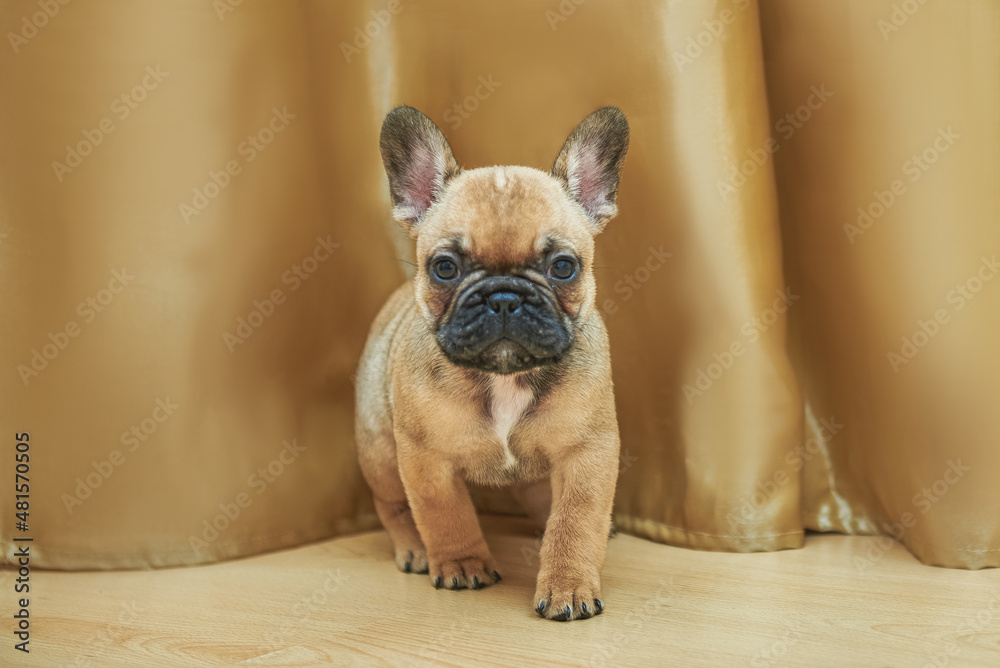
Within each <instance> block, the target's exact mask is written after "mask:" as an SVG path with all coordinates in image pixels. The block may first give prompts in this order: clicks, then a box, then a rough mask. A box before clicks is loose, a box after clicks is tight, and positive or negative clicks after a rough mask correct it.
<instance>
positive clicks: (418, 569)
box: [396, 548, 428, 573]
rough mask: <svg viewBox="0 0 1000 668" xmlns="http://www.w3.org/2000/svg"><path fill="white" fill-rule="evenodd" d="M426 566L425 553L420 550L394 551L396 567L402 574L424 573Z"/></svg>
mask: <svg viewBox="0 0 1000 668" xmlns="http://www.w3.org/2000/svg"><path fill="white" fill-rule="evenodd" d="M427 565H428V564H427V552H426V551H425V550H423V549H421V548H417V549H415V550H403V549H399V550H396V566H398V567H399V570H401V571H403V572H404V573H426V572H427Z"/></svg>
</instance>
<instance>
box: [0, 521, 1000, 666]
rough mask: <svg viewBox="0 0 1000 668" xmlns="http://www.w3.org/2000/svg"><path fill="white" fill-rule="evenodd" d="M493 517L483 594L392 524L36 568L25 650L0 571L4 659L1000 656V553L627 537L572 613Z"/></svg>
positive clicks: (986, 659)
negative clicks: (179, 554)
mask: <svg viewBox="0 0 1000 668" xmlns="http://www.w3.org/2000/svg"><path fill="white" fill-rule="evenodd" d="M484 527H485V530H486V535H487V540H488V541H489V542H490V545H491V546H492V548H493V552H494V555H495V556H496V557H497V559H498V561H499V562H500V565H501V569H502V573H503V576H504V580H503V582H502V583H501V584H500V585H498V586H495V587H490V588H487V589H484V590H481V591H460V592H451V591H444V590H442V591H435V590H434V589H433V588H432V587H431V585H430V583H429V582H428V579H427V577H426V576H420V575H404V574H402V573H400V572H398V571H397V570H396V568H395V566H394V565H393V561H392V558H391V553H390V549H389V540H388V538H387V537H386V535H385V534H384V533H382V532H374V533H367V534H363V535H359V536H353V537H349V538H342V539H339V540H332V541H327V542H324V543H318V544H314V545H311V546H307V547H304V548H299V549H295V550H289V551H285V552H279V553H273V554H268V555H264V556H260V557H254V558H250V559H244V560H240V561H236V562H231V563H227V564H220V565H216V566H207V567H201V568H188V569H172V570H163V571H149V572H115V573H103V572H96V573H95V572H91V573H58V572H41V571H39V572H34V573H33V574H32V589H33V594H34V595H33V597H32V604H31V614H32V642H31V650H32V651H31V654H30V656H27V657H26V656H25V655H23V654H21V653H20V652H15V651H13V649H12V645H13V641H12V639H11V638H12V636H11V635H10V632H11V629H12V625H11V619H10V611H11V610H12V609H13V608H12V606H11V605H10V602H11V598H12V594H11V589H12V587H11V584H12V580H11V574H10V573H9V572H6V573H5V574H4V575H5V576H6V577H4V582H3V589H4V597H3V599H2V600H4V601H5V603H6V605H5V606H4V609H3V611H2V612H3V619H4V620H5V621H4V623H3V625H2V628H3V635H2V640H0V642H2V647H0V664H2V665H21V666H56V665H59V666H63V665H76V666H95V667H96V666H101V667H103V666H129V667H132V666H186V665H188V666H224V665H259V666H303V665H313V664H318V663H322V662H329V663H332V664H333V665H340V666H355V665H356V666H370V665H386V666H392V665H398V666H412V665H450V666H470V665H475V666H505V667H509V666H522V665H526V666H551V665H558V666H564V665H565V666H604V665H607V666H619V665H624V666H666V665H671V666H723V667H728V666H742V665H749V666H754V667H762V666H809V667H810V668H811V667H813V666H915V667H920V666H925V665H931V666H945V665H950V666H983V667H990V668H996V667H997V666H1000V571H998V570H989V571H979V572H968V571H957V570H945V569H939V568H931V567H927V566H922V565H920V564H919V563H917V562H916V561H915V560H914V559H913V558H912V557H911V556H910V555H909V554H908V553H907V552H906V551H905V550H904V549H903V548H902V547H899V546H894V547H892V548H891V549H890V550H888V551H887V552H885V553H884V555H883V556H881V558H877V559H875V560H874V561H873V562H872V561H869V560H868V558H867V557H865V554H866V552H867V551H868V550H869V549H871V548H873V546H874V545H875V542H874V541H875V539H874V538H870V537H859V538H849V537H844V536H833V535H829V536H828V535H822V536H811V537H810V538H809V539H808V542H807V544H806V547H805V549H802V550H790V551H784V552H778V553H770V554H726V553H714V552H697V551H692V550H684V549H679V548H671V547H667V546H664V545H657V544H654V543H651V542H648V541H645V540H640V539H638V538H633V537H631V536H624V535H619V536H618V537H617V538H615V539H613V540H612V541H611V544H610V546H609V550H608V562H607V565H606V566H605V569H604V595H605V602H606V603H607V610H606V612H605V613H604V614H603V615H601V616H600V617H596V618H593V619H590V620H586V621H579V622H570V623H559V622H549V621H544V620H542V619H540V618H539V617H537V616H536V615H535V613H534V612H533V611H532V610H531V607H530V603H531V596H532V594H533V592H534V577H535V573H536V570H537V560H536V559H535V558H534V556H535V554H536V551H535V550H536V543H535V539H534V536H533V534H532V533H531V531H530V530H529V529H527V528H526V524H525V523H524V522H523V521H521V520H517V519H511V518H496V517H494V518H485V519H484ZM873 555H874V556H878V552H877V550H876V552H873ZM856 557H859V558H861V559H863V560H865V563H867V564H868V566H867V567H866V568H865V569H864V570H863V572H862V571H859V570H858V567H857V566H856V564H855V562H854V560H855V558H856ZM949 650H950V651H951V652H952V653H951V654H949V653H948V652H949Z"/></svg>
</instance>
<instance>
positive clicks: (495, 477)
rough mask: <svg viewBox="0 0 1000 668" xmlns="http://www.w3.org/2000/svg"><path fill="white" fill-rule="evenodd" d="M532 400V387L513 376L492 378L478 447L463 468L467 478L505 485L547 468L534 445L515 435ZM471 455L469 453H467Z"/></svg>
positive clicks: (526, 417)
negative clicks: (480, 442)
mask: <svg viewBox="0 0 1000 668" xmlns="http://www.w3.org/2000/svg"><path fill="white" fill-rule="evenodd" d="M534 403H535V394H534V392H533V390H532V389H531V387H529V386H527V385H526V384H523V383H520V382H518V380H517V379H516V378H515V377H513V376H497V377H494V378H493V379H492V380H491V383H490V387H489V389H488V393H487V397H486V405H485V415H484V418H485V420H484V423H483V431H484V432H485V433H483V434H482V435H483V439H482V441H483V442H482V444H481V447H480V448H477V449H476V450H477V452H476V453H475V454H474V455H473V456H471V457H470V458H469V460H468V461H467V462H466V466H465V467H464V468H465V470H466V474H467V477H469V478H470V479H473V480H474V481H476V482H479V483H484V484H506V483H511V482H516V481H518V480H524V479H526V478H532V477H538V476H540V475H543V474H544V472H545V469H546V468H547V466H546V464H545V462H544V458H543V457H542V456H541V455H540V453H539V452H538V450H537V448H536V447H534V445H535V444H531V443H527V442H525V441H524V439H518V438H516V435H517V433H518V432H519V431H520V430H521V429H520V428H521V427H522V426H523V422H524V421H525V420H529V419H531V418H530V416H529V413H530V411H531V409H532V407H533V405H534ZM470 454H472V453H470Z"/></svg>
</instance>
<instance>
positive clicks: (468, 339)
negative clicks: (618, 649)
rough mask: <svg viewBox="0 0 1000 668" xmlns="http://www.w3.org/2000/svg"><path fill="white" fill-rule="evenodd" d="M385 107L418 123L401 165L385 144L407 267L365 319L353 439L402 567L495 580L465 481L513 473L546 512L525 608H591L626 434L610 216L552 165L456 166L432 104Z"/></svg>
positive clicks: (596, 608) (550, 613)
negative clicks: (410, 276) (616, 371)
mask: <svg viewBox="0 0 1000 668" xmlns="http://www.w3.org/2000/svg"><path fill="white" fill-rule="evenodd" d="M403 109H406V108H403ZM614 111H617V110H614ZM393 113H399V114H400V118H399V119H396V120H395V121H394V122H395V123H399V124H402V126H403V129H402V130H400V132H404V131H405V132H410V133H416V139H413V138H412V137H411V136H410V135H406V137H405V138H406V142H402V144H403V145H404V146H405V152H406V160H404V161H403V163H402V166H400V167H398V169H397V170H396V171H394V169H393V161H392V155H390V156H389V157H388V158H386V165H387V170H389V173H390V184H391V185H393V182H394V178H395V185H394V186H393V195H394V200H395V201H396V205H397V206H396V215H397V218H401V219H402V220H403V222H404V225H405V224H407V222H410V224H409V225H408V226H409V227H410V229H411V233H413V234H414V236H416V239H417V258H418V267H417V271H416V276H415V277H414V280H413V281H412V282H410V283H407V284H405V285H404V286H402V287H401V288H399V289H398V290H397V291H396V292H395V293H394V294H393V295H392V297H391V298H390V299H389V301H388V302H387V303H386V305H385V307H383V309H382V311H381V312H380V313H379V315H378V317H377V318H376V320H375V323H374V324H373V326H372V330H371V333H370V336H369V340H368V344H367V346H366V348H365V351H364V353H363V355H362V358H361V363H360V366H359V370H358V376H357V393H358V404H357V405H358V411H357V440H358V448H359V457H360V463H361V468H362V471H363V472H364V475H365V478H366V480H367V481H368V483H369V485H370V486H371V488H372V491H373V493H374V497H375V504H376V509H377V511H378V513H379V517H380V518H381V520H382V522H383V524H384V525H385V527H386V529H387V530H388V532H389V534H390V536H391V538H392V540H393V543H394V546H395V549H396V561H397V564H398V565H399V567H400V569H402V570H404V571H414V572H427V571H429V573H430V576H431V579H432V582H433V583H434V585H435V586H436V587H442V586H443V587H445V588H449V589H458V588H464V587H469V588H479V587H481V586H486V585H488V584H492V583H494V582H495V581H497V580H499V573H498V571H497V566H496V563H495V562H494V560H493V558H492V556H491V555H490V553H489V549H488V547H487V545H486V542H485V540H484V539H483V535H482V532H481V530H480V528H479V525H478V521H477V519H476V515H475V509H474V508H473V506H472V502H471V500H470V498H469V494H468V491H467V488H466V486H465V483H466V482H473V483H477V484H481V485H496V486H518V487H519V488H520V490H521V494H519V498H521V499H523V500H526V501H528V502H529V504H530V505H531V507H529V508H528V510H529V512H531V513H532V514H533V515H534V516H536V517H539V518H544V517H545V516H546V515H548V519H547V523H546V530H545V535H544V539H543V545H542V553H541V555H540V556H541V569H540V572H539V578H538V589H537V592H536V601H535V605H536V609H537V610H538V611H539V613H540V614H542V615H543V616H545V617H549V618H554V619H577V618H585V617H589V616H591V615H592V614H598V613H599V612H600V611H601V610H602V609H603V603H602V602H601V601H600V597H601V593H600V568H601V565H602V564H603V560H604V555H605V548H606V542H607V535H608V528H609V517H610V512H611V506H612V503H613V497H614V489H615V482H616V479H617V473H618V449H619V440H618V426H617V420H616V417H615V408H614V396H613V390H612V382H611V364H610V357H609V351H608V339H607V334H606V332H605V329H604V324H603V323H602V321H601V318H600V315H599V314H598V312H597V311H596V309H594V308H593V302H594V293H595V286H594V280H593V274H592V264H593V235H594V234H595V233H596V231H595V229H596V230H597V231H599V229H600V227H602V226H603V223H604V222H605V221H606V219H607V218H609V217H610V215H604V216H603V217H601V216H595V217H588V215H587V211H588V210H587V209H586V207H585V206H581V204H580V202H579V201H577V200H575V199H574V198H573V197H571V196H570V194H571V192H572V190H571V189H568V188H567V184H568V183H569V181H568V180H560V179H559V178H555V177H554V176H553V175H551V174H547V173H545V172H541V171H538V170H534V169H530V168H527V167H490V168H483V169H475V170H469V171H461V170H459V169H458V168H457V165H455V166H454V167H452V165H451V163H452V162H453V158H451V154H450V149H447V144H446V142H444V139H443V136H438V135H439V133H440V131H437V134H435V133H434V130H436V127H434V126H433V124H431V123H430V121H429V120H427V119H426V117H423V116H422V115H419V112H416V111H415V110H406V111H400V110H397V111H395V112H393ZM608 113H610V112H608ZM617 113H618V114H619V115H620V112H617ZM414 114H416V116H414ZM391 118H392V115H390V119H391ZM390 119H387V121H386V124H387V125H388V124H389V123H390ZM623 122H624V120H623V118H622V123H623ZM407 124H408V125H407ZM427 124H430V126H428V125H427ZM581 127H583V126H582V125H581ZM414 128H416V130H415V129H414ZM431 128H433V129H431ZM577 132H579V129H578V131H577ZM626 132H627V126H626ZM385 133H386V130H383V156H384V157H385V155H386V151H387V149H386V145H385V144H386V141H387V140H386V138H385V137H386V134H385ZM626 138H627V135H626ZM571 139H572V137H571ZM407 142H409V143H407ZM414 142H416V145H414ZM442 144H443V147H442ZM569 144H570V142H569V141H568V142H567V145H569ZM390 148H391V147H390ZM435 151H438V152H439V154H436V153H435ZM566 152H567V148H566V147H564V153H566ZM429 154H430V157H428V155H429ZM623 156H624V149H622V153H621V156H620V157H619V158H618V162H617V164H616V168H617V167H619V166H620V158H621V157H623ZM561 157H562V156H561ZM571 157H572V156H567V160H569V159H570V158H571ZM413 161H416V162H417V163H421V162H422V163H423V165H424V166H423V167H422V168H421V167H420V165H419V164H418V165H417V167H408V165H409V164H410V162H413ZM558 164H559V163H558V161H557V165H558ZM407 169H409V170H410V171H407ZM595 169H596V167H595ZM426 170H430V172H431V175H430V176H426V175H425V176H424V180H421V179H420V176H421V175H422V174H424V172H425V171H426ZM583 176H584V177H587V176H588V174H584V175H583ZM589 176H590V177H593V178H597V177H598V176H600V175H599V174H596V172H590V173H589ZM614 185H615V186H616V185H617V171H616V172H615V179H614ZM613 195H614V191H613V189H612V191H611V198H610V199H611V202H612V203H613ZM602 202H603V204H605V205H606V204H607V202H606V201H602ZM414 203H416V204H414ZM421 204H422V205H423V209H422V210H420V206H421ZM415 209H416V210H418V212H417V213H416V214H415V213H414V210H415ZM612 215H613V214H612ZM595 221H596V222H595ZM414 232H415V233H414ZM442 258H443V259H442ZM566 258H569V259H566ZM560 259H562V261H563V262H566V263H568V264H563V265H559V266H557V267H556V270H555V273H553V271H554V270H553V268H552V267H554V266H556V263H558V262H559V261H560ZM442 262H443V263H444V264H439V263H442ZM567 266H571V268H573V269H574V272H573V274H572V276H570V277H569V278H563V277H562V275H563V274H567V273H568V271H567ZM441 267H444V268H445V270H444V271H441ZM453 273H454V275H453ZM546 486H549V487H550V488H551V491H548V490H547V489H546ZM550 505H551V513H549V506H550Z"/></svg>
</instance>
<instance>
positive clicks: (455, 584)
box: [451, 578, 458, 587]
mask: <svg viewBox="0 0 1000 668" xmlns="http://www.w3.org/2000/svg"><path fill="white" fill-rule="evenodd" d="M451 586H452V587H457V586H458V578H452V579H451Z"/></svg>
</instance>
